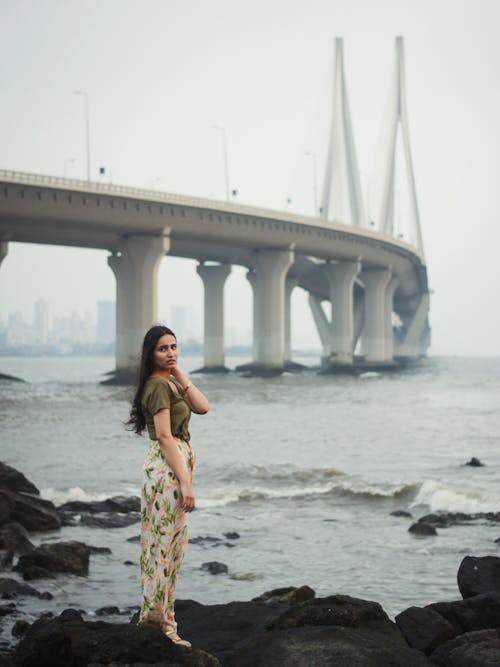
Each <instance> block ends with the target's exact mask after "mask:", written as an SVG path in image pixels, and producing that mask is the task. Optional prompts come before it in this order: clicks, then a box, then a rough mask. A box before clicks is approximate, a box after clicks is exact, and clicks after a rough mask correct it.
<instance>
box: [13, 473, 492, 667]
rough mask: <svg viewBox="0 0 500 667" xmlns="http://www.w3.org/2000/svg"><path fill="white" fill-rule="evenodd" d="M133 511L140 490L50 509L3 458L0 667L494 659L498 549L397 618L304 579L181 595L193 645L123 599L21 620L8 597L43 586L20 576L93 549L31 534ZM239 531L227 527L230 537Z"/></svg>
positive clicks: (104, 523)
mask: <svg viewBox="0 0 500 667" xmlns="http://www.w3.org/2000/svg"><path fill="white" fill-rule="evenodd" d="M138 510H139V506H138V499H137V498H124V497H115V498H110V499H108V500H105V501H102V502H99V503H66V504H65V505H63V506H61V507H55V506H54V505H53V504H52V503H50V502H49V501H47V500H43V499H42V498H40V494H39V491H38V489H37V488H36V486H35V485H34V484H33V483H32V482H30V481H29V480H27V479H26V478H25V477H24V475H22V473H20V472H18V471H16V470H14V469H13V468H10V467H9V466H6V465H5V464H1V463H0V567H1V569H2V570H3V572H2V573H0V598H1V599H0V667H8V666H13V667H15V666H18V667H59V666H60V667H85V666H88V667H100V666H101V665H113V667H125V666H126V665H128V666H135V667H143V666H145V665H156V667H178V666H180V665H189V666H191V667H196V666H200V667H212V666H214V667H215V666H217V665H221V666H222V667H331V666H334V665H335V666H339V667H399V666H401V667H403V666H404V667H421V666H422V667H424V666H425V665H427V666H432V665H438V666H441V667H499V666H500V558H498V557H495V556H485V557H474V556H466V557H465V558H464V559H463V560H462V562H461V563H460V566H459V569H458V573H457V583H458V591H459V593H460V597H458V593H457V599H456V600H452V601H446V602H435V603H433V604H430V605H427V606H425V607H409V608H408V609H406V610H404V611H402V612H401V613H400V614H398V615H397V616H396V618H395V619H394V621H392V620H391V619H390V618H389V617H388V615H387V614H386V612H385V611H384V610H383V608H382V607H381V606H380V605H379V604H378V603H377V602H373V601H369V600H363V599H359V598H353V597H349V596H347V595H330V596H328V597H322V598H316V596H315V593H314V591H313V590H312V589H311V588H309V587H308V586H306V585H304V586H301V587H300V588H292V587H291V588H282V589H276V590H273V591H269V592H267V593H264V594H263V595H261V596H260V597H258V598H255V599H253V600H250V601H247V602H230V603H227V604H218V605H203V604H200V603H198V602H195V601H193V600H178V601H177V606H176V613H177V619H178V622H179V626H180V628H181V630H182V634H183V635H185V636H186V637H187V638H188V639H189V640H190V641H192V643H193V647H194V648H193V649H186V648H183V647H178V646H175V645H173V644H172V643H171V642H170V641H169V640H168V639H166V638H165V637H164V636H163V635H162V634H161V632H160V631H159V629H158V628H156V627H153V626H138V625H136V621H137V615H136V614H134V611H136V609H130V608H129V609H122V610H120V609H118V608H116V607H113V606H111V605H110V606H108V607H103V608H101V609H99V610H95V612H94V613H95V614H96V615H97V616H99V617H105V616H109V617H113V620H117V621H119V622H113V623H110V622H107V621H104V620H98V621H95V620H88V619H87V617H86V614H85V612H82V611H81V610H75V609H66V610H64V611H62V613H60V614H59V615H58V616H54V615H52V614H51V613H50V612H49V613H45V614H43V615H42V616H41V617H40V618H38V619H37V620H36V621H35V622H32V623H30V622H29V621H28V620H27V619H26V617H25V616H24V614H23V613H22V611H21V610H20V609H18V606H17V604H16V603H18V602H19V601H20V600H24V599H30V598H38V599H50V598H51V594H50V593H48V592H44V591H43V590H38V588H39V587H40V588H43V586H39V583H35V584H34V585H33V584H32V583H27V582H33V581H36V582H40V581H43V580H44V579H50V578H54V577H57V576H58V574H59V573H70V574H72V575H75V576H81V577H85V576H86V575H87V573H88V566H89V560H90V558H92V556H93V554H95V553H98V552H99V551H102V548H101V549H97V548H96V547H93V546H92V545H87V544H84V543H83V542H76V541H67V542H53V541H51V542H50V543H44V542H42V543H41V544H40V545H39V546H35V545H34V544H33V543H32V541H31V537H32V534H33V533H36V532H41V531H47V530H50V531H54V530H55V531H57V530H58V529H59V528H60V527H61V525H67V526H71V525H75V524H77V523H82V522H85V523H84V525H89V526H96V527H106V528H112V527H113V526H116V527H118V526H123V525H130V524H132V523H135V522H136V521H138ZM499 520H500V514H499V513H491V514H484V515H464V514H460V515H427V516H426V517H422V518H421V519H420V520H418V521H417V522H416V523H414V524H412V526H411V527H410V528H412V527H413V526H418V525H419V524H420V526H427V527H428V528H426V529H424V530H421V531H420V530H413V531H412V532H415V533H417V534H421V535H433V534H435V532H436V531H435V528H436V527H439V528H443V527H446V526H447V525H453V524H456V523H463V524H467V523H469V522H471V521H488V522H497V521H499ZM430 528H432V529H433V530H434V533H433V532H432V531H429V529H430ZM426 531H429V532H426ZM237 537H238V536H237V534H235V533H234V534H232V533H227V534H225V538H226V539H227V540H230V541H232V540H236V539H237ZM198 539H199V540H202V539H205V540H216V539H220V538H214V537H205V538H198ZM430 539H433V538H432V537H431V538H430ZM204 565H206V568H205V569H206V570H207V571H208V572H210V573H211V574H214V575H215V574H217V573H219V572H224V564H223V563H218V562H217V561H213V562H210V563H206V564H204Z"/></svg>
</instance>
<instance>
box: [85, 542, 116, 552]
mask: <svg viewBox="0 0 500 667" xmlns="http://www.w3.org/2000/svg"><path fill="white" fill-rule="evenodd" d="M88 548H89V549H90V553H91V554H110V553H111V549H110V548H109V547H93V546H92V545H90V544H89V545H88Z"/></svg>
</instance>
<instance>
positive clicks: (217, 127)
mask: <svg viewBox="0 0 500 667" xmlns="http://www.w3.org/2000/svg"><path fill="white" fill-rule="evenodd" d="M212 128H213V129H214V130H219V132H220V133H221V134H222V148H223V150H224V177H225V183H226V201H229V167H228V165H227V140H226V128H225V127H222V126H221V125H212Z"/></svg>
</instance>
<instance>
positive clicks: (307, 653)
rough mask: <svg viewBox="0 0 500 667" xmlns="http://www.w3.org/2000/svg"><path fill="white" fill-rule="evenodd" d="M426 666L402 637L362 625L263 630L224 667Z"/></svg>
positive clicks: (429, 664)
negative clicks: (361, 626) (385, 633)
mask: <svg viewBox="0 0 500 667" xmlns="http://www.w3.org/2000/svg"><path fill="white" fill-rule="evenodd" d="M292 666H293V667H337V666H338V667H430V666H431V663H430V662H429V661H428V659H427V658H426V657H425V656H424V655H423V653H420V651H416V650H414V649H412V648H409V647H408V645H407V644H406V642H404V640H403V639H402V638H400V639H399V640H395V639H393V638H392V637H388V636H387V635H381V634H379V633H377V632H374V631H373V630H368V629H366V628H350V627H340V626H333V627H325V626H317V627H307V626H303V627H299V628H293V629H289V630H278V631H272V632H267V633H264V634H261V635H259V636H258V637H255V638H254V639H252V641H251V642H249V644H247V645H246V646H245V647H244V648H242V649H240V650H238V651H236V652H235V653H234V654H233V655H232V656H230V657H229V658H228V659H227V660H224V667H292Z"/></svg>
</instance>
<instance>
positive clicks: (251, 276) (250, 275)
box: [244, 269, 260, 366]
mask: <svg viewBox="0 0 500 667" xmlns="http://www.w3.org/2000/svg"><path fill="white" fill-rule="evenodd" d="M247 280H248V282H249V283H250V286H251V288H252V303H253V313H252V357H253V359H254V360H255V359H257V356H258V349H259V336H260V323H259V308H258V303H257V279H256V276H255V271H254V270H253V269H252V270H250V271H247ZM244 366H253V364H245V365H244Z"/></svg>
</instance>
